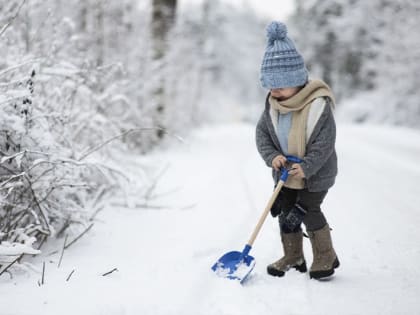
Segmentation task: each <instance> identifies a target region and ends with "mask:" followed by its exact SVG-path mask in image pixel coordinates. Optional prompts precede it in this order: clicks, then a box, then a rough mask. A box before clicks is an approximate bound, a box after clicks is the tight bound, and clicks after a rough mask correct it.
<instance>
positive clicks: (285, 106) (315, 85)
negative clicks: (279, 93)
mask: <svg viewBox="0 0 420 315" xmlns="http://www.w3.org/2000/svg"><path fill="white" fill-rule="evenodd" d="M319 97H329V98H330V99H331V100H332V106H333V107H334V106H335V105H334V104H335V101H334V96H333V94H332V91H331V89H330V87H329V86H328V85H327V84H326V83H325V82H324V81H321V80H310V81H309V82H308V83H307V84H306V85H305V86H304V87H303V88H302V89H301V90H300V91H299V92H298V93H297V94H296V95H294V96H292V97H291V98H289V99H287V100H285V101H278V100H276V99H275V98H274V97H272V96H271V95H270V97H269V98H268V101H269V103H270V106H271V108H273V109H275V110H278V111H279V112H280V114H287V113H290V112H293V114H292V126H291V128H290V132H289V137H288V146H289V148H288V153H289V154H290V155H295V156H298V157H300V158H303V157H304V156H305V153H306V127H307V126H306V124H307V120H308V114H309V109H310V107H311V106H309V105H310V104H311V103H312V102H313V101H314V100H315V99H316V98H319ZM285 186H286V187H289V188H294V189H303V188H304V181H303V179H297V178H295V177H293V176H289V178H288V179H287V181H286V183H285Z"/></svg>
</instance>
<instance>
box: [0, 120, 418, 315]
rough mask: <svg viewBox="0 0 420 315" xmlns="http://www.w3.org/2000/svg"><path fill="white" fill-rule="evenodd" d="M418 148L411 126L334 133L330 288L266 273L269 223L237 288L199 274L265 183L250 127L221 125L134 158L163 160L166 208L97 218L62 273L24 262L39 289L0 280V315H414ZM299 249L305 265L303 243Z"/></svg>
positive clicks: (302, 277)
mask: <svg viewBox="0 0 420 315" xmlns="http://www.w3.org/2000/svg"><path fill="white" fill-rule="evenodd" d="M419 140H420V132H419V131H414V130H410V129H402V128H395V127H372V126H355V125H339V126H338V143H337V151H338V156H339V177H338V179H337V183H336V185H335V186H334V187H333V188H332V189H331V190H330V193H329V194H328V196H327V199H326V200H325V203H324V211H325V214H326V216H327V218H328V220H329V223H330V225H331V227H332V228H333V231H332V236H333V242H334V244H335V247H336V251H337V253H338V255H339V258H340V261H341V267H340V268H339V269H338V270H337V272H336V275H335V277H333V278H332V280H330V281H322V282H321V281H316V280H310V279H309V277H308V275H307V274H301V273H298V272H297V271H290V272H289V273H287V274H286V276H285V277H284V278H273V277H270V276H268V275H267V274H266V272H265V268H266V265H267V264H268V263H271V262H272V261H273V260H275V259H277V258H278V257H279V256H280V254H281V250H280V248H281V247H280V240H279V231H278V227H277V223H276V220H274V219H272V218H271V217H270V216H269V217H268V219H267V222H266V223H265V225H264V226H263V229H262V231H261V233H260V235H259V237H258V238H257V240H256V242H255V244H254V248H253V249H252V251H251V254H252V255H253V256H254V257H255V258H256V261H257V265H256V267H255V269H254V271H253V273H252V276H251V277H250V279H249V281H248V282H247V283H246V284H245V285H244V286H241V285H240V284H239V283H237V282H234V281H229V280H226V279H222V278H217V277H216V276H215V275H214V274H213V273H212V272H211V270H210V267H211V265H212V264H213V263H214V262H215V261H216V260H217V259H218V258H219V257H220V256H221V255H222V254H224V253H225V252H227V251H230V250H242V247H243V246H244V245H245V243H246V241H247V240H248V238H249V236H250V234H251V232H252V230H253V228H254V225H255V224H256V222H257V220H258V218H259V216H260V213H261V212H262V210H263V209H264V207H265V205H266V202H267V201H268V199H269V197H270V194H271V191H272V186H273V185H272V182H271V177H270V171H269V169H268V168H267V167H266V166H265V165H264V163H263V162H262V160H261V159H260V157H259V156H258V153H257V151H256V148H255V144H254V126H252V125H247V124H236V125H222V126H212V127H205V128H202V129H200V130H198V131H196V132H194V133H193V134H192V135H191V136H190V137H189V138H188V139H187V143H186V144H183V143H180V142H176V143H174V144H173V147H172V148H170V149H168V150H167V151H165V152H160V153H159V152H158V153H154V154H152V155H149V156H147V157H146V158H138V159H139V161H140V160H141V159H142V160H143V161H142V163H144V160H145V159H147V160H148V161H149V162H152V163H154V164H155V165H162V166H164V165H166V164H168V163H169V165H170V167H169V169H168V170H167V172H166V173H165V174H164V176H163V177H162V178H161V180H160V181H159V183H158V186H157V187H156V189H157V192H158V193H159V192H161V193H162V197H161V198H160V199H159V200H158V201H155V202H156V203H158V204H159V205H164V206H166V208H162V209H155V210H153V209H150V210H145V209H140V208H123V207H115V206H114V207H110V208H108V209H106V210H105V211H102V212H101V213H100V214H99V216H98V221H97V222H96V224H95V226H94V228H93V229H92V230H91V231H90V232H89V233H88V234H87V235H85V236H84V237H83V238H82V239H81V240H80V241H79V242H78V243H77V244H75V245H74V246H72V247H71V248H69V249H68V250H66V251H65V253H64V257H63V261H62V264H61V267H60V268H58V267H57V264H58V261H59V254H55V255H51V256H48V255H47V253H48V251H47V250H44V252H45V253H44V254H42V255H40V256H39V257H36V258H35V259H34V265H35V266H36V267H37V268H38V269H39V270H40V269H41V266H42V262H43V261H45V262H46V272H45V284H44V285H43V286H38V284H37V282H38V280H39V279H40V277H41V275H40V274H39V273H35V272H29V273H24V274H19V275H16V276H15V277H14V278H13V279H9V276H8V275H3V276H2V277H0V303H1V310H0V314H1V315H37V314H42V315H48V314H51V315H52V314H54V315H56V314H60V315H66V314H69V315H74V314H79V315H81V314H89V315H95V314H98V315H99V314H104V315H108V314H112V315H119V314H156V315H163V314H164V315H167V314H168V315H169V314H177V315H190V314H191V315H213V314H214V315H245V314H250V315H255V314H266V315H269V314H288V315H290V314H311V315H317V314H319V315H327V314H333V315H337V314H378V315H379V314H380V315H386V314H390V315H391V314H420V300H419V298H418V297H419V296H420V270H419V268H418V265H419V262H420V247H419V245H418V242H419V240H420V229H419V226H420V194H419V193H420V189H419V186H418V185H419V182H420V164H419V157H420V141H419ZM168 192H169V193H168ZM304 249H305V255H306V258H307V260H308V262H309V263H310V262H311V261H312V253H311V248H310V243H309V240H305V244H304ZM113 268H118V271H116V272H113V273H111V274H109V275H108V276H105V277H104V276H102V274H103V273H105V272H107V271H110V270H112V269H113ZM73 269H74V270H75V271H74V273H73V275H72V277H71V278H70V280H69V281H66V279H67V277H68V275H69V274H70V272H71V271H72V270H73Z"/></svg>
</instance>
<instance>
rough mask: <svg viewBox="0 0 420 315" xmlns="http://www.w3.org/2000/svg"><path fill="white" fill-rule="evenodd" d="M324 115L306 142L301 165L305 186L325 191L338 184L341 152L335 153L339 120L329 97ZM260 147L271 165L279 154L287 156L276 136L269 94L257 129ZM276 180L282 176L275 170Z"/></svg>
mask: <svg viewBox="0 0 420 315" xmlns="http://www.w3.org/2000/svg"><path fill="white" fill-rule="evenodd" d="M326 102H327V104H326V106H324V108H323V111H322V114H321V115H320V116H319V119H318V121H317V122H316V124H315V127H314V129H313V131H312V133H311V135H310V136H309V138H308V141H307V143H306V155H305V156H304V158H303V162H302V164H301V166H302V169H303V172H304V173H305V177H306V179H305V188H307V189H308V190H309V191H324V190H328V189H329V188H330V187H331V186H332V185H334V182H335V177H336V176H337V154H336V152H335V136H336V129H335V121H334V116H333V112H332V109H331V106H329V102H330V100H329V99H326ZM256 142H257V149H258V152H259V153H260V155H261V157H262V158H263V160H264V161H265V163H266V164H267V166H268V167H272V165H271V162H272V160H273V158H274V157H276V156H277V155H279V154H282V155H285V154H284V153H283V152H282V150H281V146H280V143H279V140H278V137H277V135H276V132H275V129H274V126H273V122H272V119H271V117H270V104H269V102H268V97H267V99H266V102H265V110H264V112H263V113H262V115H261V118H260V120H259V121H258V124H257V130H256ZM272 175H273V179H274V181H275V182H277V181H278V178H279V175H280V174H278V172H276V171H275V170H274V169H273V171H272Z"/></svg>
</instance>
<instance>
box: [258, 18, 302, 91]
mask: <svg viewBox="0 0 420 315" xmlns="http://www.w3.org/2000/svg"><path fill="white" fill-rule="evenodd" d="M267 38H268V43H267V48H266V50H265V54H264V59H263V61H262V65H261V77H260V80H261V84H262V86H263V87H264V88H266V89H276V88H286V87H296V86H302V85H305V83H306V82H307V81H308V70H306V67H305V63H304V61H303V58H302V56H301V55H300V54H299V52H298V51H297V50H296V47H295V45H294V43H293V41H292V40H291V39H290V38H289V37H287V27H286V25H284V24H283V23H281V22H271V23H270V24H269V25H268V26H267Z"/></svg>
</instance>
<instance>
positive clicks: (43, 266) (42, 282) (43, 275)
mask: <svg viewBox="0 0 420 315" xmlns="http://www.w3.org/2000/svg"><path fill="white" fill-rule="evenodd" d="M44 279H45V261H44V262H43V263H42V278H41V285H44Z"/></svg>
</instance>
